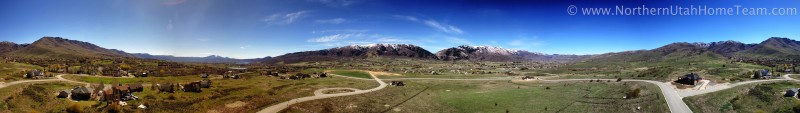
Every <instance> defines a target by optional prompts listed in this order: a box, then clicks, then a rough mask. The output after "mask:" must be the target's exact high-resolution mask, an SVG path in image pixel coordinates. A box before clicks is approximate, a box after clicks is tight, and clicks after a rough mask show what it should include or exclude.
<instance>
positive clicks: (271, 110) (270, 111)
mask: <svg viewBox="0 0 800 113" xmlns="http://www.w3.org/2000/svg"><path fill="white" fill-rule="evenodd" d="M369 75H370V76H372V79H373V80H375V81H377V82H378V83H379V84H380V85H379V86H378V87H375V88H372V89H368V90H359V89H355V88H323V89H318V90H316V91H314V96H308V97H302V98H296V99H292V100H289V101H286V102H281V103H278V104H275V105H272V106H269V107H267V108H264V109H262V110H261V111H258V113H277V112H280V111H281V110H283V109H286V108H287V107H289V106H290V105H292V104H297V103H300V102H305V101H311V100H317V99H325V98H331V97H338V96H348V95H357V94H363V93H368V92H373V91H377V90H381V89H383V88H386V86H387V84H386V82H383V81H381V79H380V78H378V77H376V76H375V74H372V73H370V74H369ZM352 78H355V77H352ZM361 79H364V78H361ZM335 89H351V90H354V91H353V92H347V93H336V94H324V93H322V92H323V91H325V90H335Z"/></svg>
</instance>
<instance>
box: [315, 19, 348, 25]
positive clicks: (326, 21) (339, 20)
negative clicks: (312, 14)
mask: <svg viewBox="0 0 800 113" xmlns="http://www.w3.org/2000/svg"><path fill="white" fill-rule="evenodd" d="M344 22H347V19H344V18H333V19H322V20H316V21H314V23H318V24H341V23H344Z"/></svg>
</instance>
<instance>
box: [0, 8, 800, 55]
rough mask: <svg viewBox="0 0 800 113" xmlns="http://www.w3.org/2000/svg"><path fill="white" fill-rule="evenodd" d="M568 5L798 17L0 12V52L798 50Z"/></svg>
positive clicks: (758, 37)
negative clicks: (364, 47)
mask: <svg viewBox="0 0 800 113" xmlns="http://www.w3.org/2000/svg"><path fill="white" fill-rule="evenodd" d="M570 5H575V6H577V7H581V8H582V7H610V8H613V7H615V5H625V6H626V7H633V6H638V5H646V6H648V7H668V6H670V5H707V6H711V7H733V6H734V5H740V6H742V7H768V8H772V7H787V8H798V7H800V1H797V0H772V1H770V2H763V1H758V0H737V1H720V0H661V1H659V0H650V1H641V0H608V1H603V0H601V1H575V0H528V1H499V0H468V1H456V0H392V1H379V0H74V1H66V0H2V1H0V40H3V41H12V42H16V43H31V42H33V41H35V40H37V39H39V38H41V37H42V36H59V37H64V38H68V39H74V40H81V41H86V42H90V43H94V44H96V45H99V46H102V47H106V48H111V49H120V50H124V51H126V52H131V53H151V54H160V55H177V56H208V55H221V56H228V57H234V58H259V57H264V56H277V55H282V54H285V53H289V52H297V51H308V50H318V49H325V48H331V47H336V46H345V45H353V44H371V43H402V44H415V45H418V46H422V47H423V48H425V49H428V50H429V51H431V52H436V51H438V50H441V49H444V48H448V47H454V46H458V45H490V46H499V47H504V48H509V49H519V50H528V51H535V52H542V53H548V54H600V53H606V52H619V51H627V50H640V49H653V48H657V47H659V46H663V45H666V44H669V43H672V42H713V41H724V40H736V41H741V42H744V43H758V42H760V41H763V40H765V39H767V38H769V37H788V38H792V39H800V38H799V37H800V22H798V20H800V16H797V15H760V16H741V15H738V16H737V15H734V16H708V15H695V16H664V15H660V16H587V15H569V14H568V13H567V8H568V6H570Z"/></svg>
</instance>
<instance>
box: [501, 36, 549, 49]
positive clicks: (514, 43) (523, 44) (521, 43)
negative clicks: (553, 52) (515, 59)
mask: <svg viewBox="0 0 800 113" xmlns="http://www.w3.org/2000/svg"><path fill="white" fill-rule="evenodd" d="M507 44H508V45H509V46H511V47H512V49H518V50H531V49H535V48H537V47H540V46H542V45H543V44H544V42H543V41H540V40H537V38H536V37H534V38H533V39H529V38H518V39H515V40H511V41H508V43H507Z"/></svg>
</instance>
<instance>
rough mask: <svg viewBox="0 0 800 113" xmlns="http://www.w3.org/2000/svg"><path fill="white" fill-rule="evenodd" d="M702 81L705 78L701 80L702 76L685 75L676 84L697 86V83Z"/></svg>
mask: <svg viewBox="0 0 800 113" xmlns="http://www.w3.org/2000/svg"><path fill="white" fill-rule="evenodd" d="M702 79H703V78H700V75H697V74H695V73H689V74H686V75H683V77H681V78H679V79H678V80H676V81H675V82H676V83H680V84H686V85H695V83H697V81H699V80H702Z"/></svg>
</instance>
